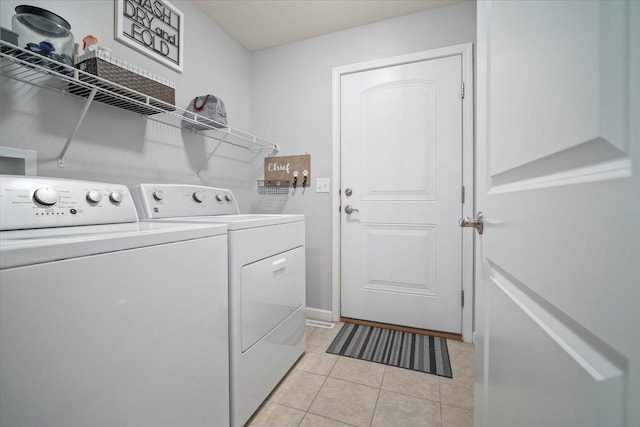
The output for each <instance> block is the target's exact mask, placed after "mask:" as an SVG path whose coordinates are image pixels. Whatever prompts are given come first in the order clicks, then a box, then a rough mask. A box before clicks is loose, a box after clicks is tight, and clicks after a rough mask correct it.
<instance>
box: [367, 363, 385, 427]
mask: <svg viewBox="0 0 640 427" xmlns="http://www.w3.org/2000/svg"><path fill="white" fill-rule="evenodd" d="M386 373H387V367H386V365H385V367H384V371H383V372H382V381H380V386H379V387H378V395H377V396H376V404H375V405H373V413H372V414H371V419H370V420H369V425H372V424H373V419H374V418H375V416H376V409H378V401H379V400H380V393H382V383H383V382H384V376H385V375H386Z"/></svg>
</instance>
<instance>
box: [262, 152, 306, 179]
mask: <svg viewBox="0 0 640 427" xmlns="http://www.w3.org/2000/svg"><path fill="white" fill-rule="evenodd" d="M264 179H265V180H268V181H289V185H290V186H291V187H309V186H310V185H311V155H310V154H302V155H299V156H279V157H265V159H264Z"/></svg>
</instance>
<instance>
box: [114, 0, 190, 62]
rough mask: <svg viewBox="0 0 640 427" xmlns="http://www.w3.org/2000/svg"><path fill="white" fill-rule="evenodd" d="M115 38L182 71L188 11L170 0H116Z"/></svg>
mask: <svg viewBox="0 0 640 427" xmlns="http://www.w3.org/2000/svg"><path fill="white" fill-rule="evenodd" d="M114 1H115V13H116V16H115V24H116V28H115V33H116V34H115V38H116V40H118V41H119V42H121V43H124V44H126V45H127V46H130V47H132V48H134V49H136V50H138V51H140V52H142V53H144V54H145V55H147V56H149V57H150V58H153V59H155V60H156V61H158V62H160V63H162V64H164V65H166V66H168V67H171V68H173V69H174V70H176V71H179V72H182V68H183V50H184V38H183V32H184V14H183V13H182V12H181V11H180V10H179V9H177V8H176V7H175V6H174V5H172V4H171V3H169V2H168V1H167V0H114Z"/></svg>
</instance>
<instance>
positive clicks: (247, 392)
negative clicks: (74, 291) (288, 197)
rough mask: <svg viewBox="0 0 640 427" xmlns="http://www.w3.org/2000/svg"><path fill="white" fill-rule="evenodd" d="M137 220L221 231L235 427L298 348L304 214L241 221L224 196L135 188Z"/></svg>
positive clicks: (193, 189) (177, 188)
mask: <svg viewBox="0 0 640 427" xmlns="http://www.w3.org/2000/svg"><path fill="white" fill-rule="evenodd" d="M132 196H133V198H134V201H135V203H136V207H137V208H138V214H139V215H140V218H141V219H143V218H146V219H151V220H159V221H172V222H173V221H180V222H185V221H186V222H189V223H199V224H210V223H222V224H226V225H227V227H228V229H229V231H228V239H229V316H230V318H229V327H230V333H229V343H230V355H231V357H230V363H231V377H230V378H231V385H230V389H231V425H233V426H242V425H244V423H246V422H247V420H249V418H250V417H251V415H252V414H253V413H254V412H255V410H256V409H257V408H258V407H259V406H260V405H261V404H262V402H263V401H264V400H265V398H266V397H267V396H268V395H269V393H271V391H272V390H273V389H274V388H275V386H276V385H277V384H278V382H279V381H280V380H281V379H282V378H283V377H284V375H285V374H286V373H287V371H288V370H289V369H290V368H291V367H292V366H293V364H294V363H295V362H296V360H297V359H298V358H299V357H300V356H301V355H302V354H303V352H304V349H305V335H304V326H305V250H304V240H305V229H304V227H305V223H304V215H260V214H257V215H249V214H247V215H242V214H239V212H238V207H237V204H236V203H235V198H234V197H233V194H232V193H231V191H229V190H226V189H220V188H214V187H204V186H194V185H166V184H141V185H139V186H138V187H136V188H134V189H132Z"/></svg>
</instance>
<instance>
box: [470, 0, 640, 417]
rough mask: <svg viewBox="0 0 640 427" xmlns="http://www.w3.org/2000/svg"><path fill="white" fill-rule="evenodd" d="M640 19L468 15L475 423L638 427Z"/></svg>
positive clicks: (628, 9) (634, 13) (498, 10)
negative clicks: (472, 63) (477, 219)
mask: <svg viewBox="0 0 640 427" xmlns="http://www.w3.org/2000/svg"><path fill="white" fill-rule="evenodd" d="M631 3H633V5H632V4H631ZM639 17H640V2H624V1H616V2H614V1H602V2H590V1H556V2H539V1H516V2H507V1H495V2H481V3H479V4H478V79H477V83H478V107H477V108H478V110H477V111H478V134H477V136H478V147H477V148H478V149H477V153H478V154H477V164H478V176H477V180H478V181H477V182H478V187H477V199H476V200H477V202H478V203H477V206H478V209H479V210H481V211H482V212H483V213H484V217H485V224H484V225H485V227H484V233H483V234H482V235H481V236H476V237H477V239H476V250H477V252H476V253H477V260H478V264H477V269H478V272H479V274H478V289H477V295H478V301H477V307H478V314H477V323H476V405H475V424H474V425H475V426H480V427H503V426H504V427H507V426H509V427H511V426H519V427H529V426H531V427H539V426H545V427H553V426H558V427H571V426H580V427H584V426H606V427H609V426H611V427H613V426H624V425H626V426H639V425H640V332H639V328H640V251H639V248H640V244H639V242H640V179H639V176H640V168H639V166H638V165H639V164H640V153H639V152H638V149H639V148H640V145H639V142H640V127H639V125H640V114H639V99H640V90H639V89H640V82H639V77H640V69H639V65H640V62H639V59H640V43H639V41H640V32H639V30H640V19H639ZM466 232H473V230H472V229H465V233H466Z"/></svg>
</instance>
